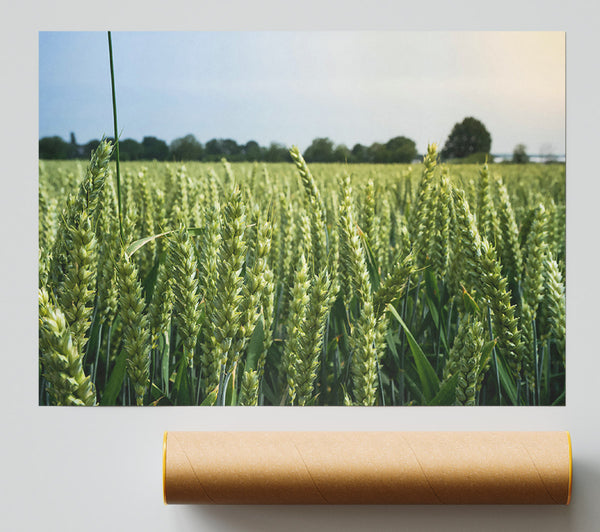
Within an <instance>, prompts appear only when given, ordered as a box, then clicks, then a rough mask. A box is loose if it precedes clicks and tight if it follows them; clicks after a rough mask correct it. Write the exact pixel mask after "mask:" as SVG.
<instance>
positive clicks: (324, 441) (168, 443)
mask: <svg viewBox="0 0 600 532" xmlns="http://www.w3.org/2000/svg"><path fill="white" fill-rule="evenodd" d="M571 477H572V459H571V440H570V436H569V433H568V432H166V433H165V436H164V452H163V488H164V498H165V503H168V504H174V503H175V504H569V501H570V497H571Z"/></svg>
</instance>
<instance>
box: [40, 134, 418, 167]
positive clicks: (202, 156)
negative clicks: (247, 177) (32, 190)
mask: <svg viewBox="0 0 600 532" xmlns="http://www.w3.org/2000/svg"><path fill="white" fill-rule="evenodd" d="M110 140H113V139H110ZM98 144H100V141H99V140H97V139H94V140H91V141H89V142H87V143H86V144H78V143H77V141H76V139H75V135H74V134H73V133H71V139H70V142H66V141H64V140H63V139H62V138H61V137H58V136H54V137H44V138H42V139H40V141H39V156H40V159H87V158H89V155H90V153H91V152H92V151H94V150H95V149H96V147H97V146H98ZM418 155H419V154H418V152H417V148H416V145H415V142H414V141H413V140H411V139H408V138H406V137H395V138H393V139H390V140H389V141H387V142H385V143H379V142H374V143H373V144H371V145H370V146H364V145H362V144H355V145H354V147H353V148H352V149H350V148H348V147H347V146H346V145H344V144H337V145H336V144H334V142H333V141H332V140H330V139H329V138H326V137H323V138H316V139H314V140H313V141H312V143H311V144H310V146H309V147H308V148H306V150H305V152H304V158H305V159H306V161H307V162H316V163H330V162H342V163H343V162H353V163H409V162H412V161H413V160H415V159H416V158H417V157H418ZM119 157H120V159H121V160H122V161H142V160H146V161H148V160H157V161H209V162H210V161H219V160H221V159H222V158H223V157H225V158H226V159H227V160H228V161H231V162H237V161H257V162H291V159H290V155H289V151H288V147H287V146H284V145H283V144H280V143H277V142H272V143H271V144H270V145H269V146H261V145H260V144H258V142H256V141H254V140H250V141H248V142H246V143H245V144H238V143H237V142H236V141H235V140H233V139H211V140H209V141H208V142H206V143H205V144H203V143H201V142H199V141H198V140H197V139H196V137H195V136H194V135H191V134H190V135H186V136H184V137H180V138H177V139H175V140H174V141H173V142H171V144H167V143H166V142H165V141H164V140H161V139H158V138H156V137H144V138H143V140H142V142H138V141H136V140H134V139H124V140H121V141H119Z"/></svg>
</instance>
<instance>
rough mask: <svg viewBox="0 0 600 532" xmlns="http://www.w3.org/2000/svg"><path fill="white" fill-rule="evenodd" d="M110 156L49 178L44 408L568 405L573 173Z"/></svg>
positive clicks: (69, 166)
mask: <svg viewBox="0 0 600 532" xmlns="http://www.w3.org/2000/svg"><path fill="white" fill-rule="evenodd" d="M111 152H112V146H111V144H110V143H108V142H102V143H101V144H100V146H99V147H98V149H97V150H96V151H95V153H93V154H92V156H91V160H90V162H89V163H88V164H87V165H86V164H83V163H78V162H76V161H41V162H40V175H39V384H40V386H39V404H40V405H301V406H302V405H305V406H306V405H367V406H368V405H380V406H394V405H397V406H399V405H562V404H565V281H564V279H565V167H564V165H562V164H526V165H505V164H502V165H499V164H497V165H494V164H490V165H487V164H483V165H445V164H440V163H439V161H438V155H437V148H436V146H435V145H430V146H429V149H428V153H427V154H426V155H425V157H424V159H423V161H422V163H419V164H413V165H411V166H408V165H375V164H365V165H360V164H354V165H344V164H314V165H311V166H310V168H309V167H307V165H306V163H305V162H304V160H303V158H302V156H301V155H300V152H299V151H298V150H297V149H295V148H292V149H291V150H290V154H291V158H292V160H293V161H294V163H295V164H291V163H290V164H283V163H282V164H275V163H270V164H251V163H235V164H230V163H228V162H227V161H225V160H223V161H222V162H221V163H220V164H219V163H217V164H214V163H212V164H209V163H199V162H193V163H185V164H182V163H175V162H171V163H159V162H147V163H140V162H136V163H122V164H121V182H120V187H117V182H116V178H115V176H114V171H113V168H112V164H113V163H111V162H110V158H111ZM119 213H120V216H119Z"/></svg>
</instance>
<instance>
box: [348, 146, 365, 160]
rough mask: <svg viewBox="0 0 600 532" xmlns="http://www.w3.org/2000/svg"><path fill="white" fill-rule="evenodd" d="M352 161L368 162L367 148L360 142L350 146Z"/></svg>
mask: <svg viewBox="0 0 600 532" xmlns="http://www.w3.org/2000/svg"><path fill="white" fill-rule="evenodd" d="M351 153H352V162H353V163H366V162H369V149H368V148H367V147H366V146H363V145H362V144H355V145H354V147H353V148H352V152H351Z"/></svg>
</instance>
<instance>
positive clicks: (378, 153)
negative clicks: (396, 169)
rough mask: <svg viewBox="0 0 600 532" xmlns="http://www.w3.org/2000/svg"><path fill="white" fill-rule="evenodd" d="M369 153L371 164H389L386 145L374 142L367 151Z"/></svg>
mask: <svg viewBox="0 0 600 532" xmlns="http://www.w3.org/2000/svg"><path fill="white" fill-rule="evenodd" d="M367 153H368V154H369V162H370V163H385V162H387V156H386V151H385V144H381V142H373V144H371V145H370V146H369V148H368V149H367Z"/></svg>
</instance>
